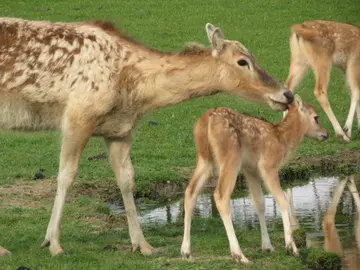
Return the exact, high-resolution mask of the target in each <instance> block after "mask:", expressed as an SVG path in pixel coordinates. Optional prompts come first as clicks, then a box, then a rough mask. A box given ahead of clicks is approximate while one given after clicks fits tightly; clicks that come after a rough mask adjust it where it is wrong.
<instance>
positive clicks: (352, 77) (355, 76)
mask: <svg viewBox="0 0 360 270" xmlns="http://www.w3.org/2000/svg"><path fill="white" fill-rule="evenodd" d="M356 64H357V63H356ZM356 64H355V63H354V64H350V65H349V66H348V68H347V70H346V74H345V76H346V80H347V83H348V85H349V88H350V93H351V103H350V109H349V114H348V116H347V118H346V122H345V126H344V131H345V133H346V135H347V136H348V137H349V138H351V131H352V124H353V121H354V116H355V110H356V109H357V107H358V106H359V86H358V81H359V74H360V70H359V68H358V67H357V66H356ZM357 114H358V116H359V112H357Z"/></svg>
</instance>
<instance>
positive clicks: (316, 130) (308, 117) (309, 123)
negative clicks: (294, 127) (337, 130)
mask: <svg viewBox="0 0 360 270" xmlns="http://www.w3.org/2000/svg"><path fill="white" fill-rule="evenodd" d="M294 106H296V109H297V110H298V112H299V115H300V117H301V122H302V124H303V127H304V129H305V136H306V137H308V138H313V139H318V140H319V141H325V140H327V138H328V133H327V132H326V130H325V129H324V128H323V127H322V126H321V125H320V123H319V116H318V114H317V113H316V111H315V109H314V108H313V107H312V106H311V105H310V104H304V103H303V102H302V100H301V98H300V96H299V95H295V100H294Z"/></svg>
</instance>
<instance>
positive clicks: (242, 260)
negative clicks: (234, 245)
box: [231, 254, 251, 264]
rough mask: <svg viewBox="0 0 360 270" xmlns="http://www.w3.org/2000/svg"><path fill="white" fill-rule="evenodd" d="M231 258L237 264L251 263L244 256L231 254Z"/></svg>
mask: <svg viewBox="0 0 360 270" xmlns="http://www.w3.org/2000/svg"><path fill="white" fill-rule="evenodd" d="M231 256H232V257H233V259H234V260H235V261H236V262H237V263H244V264H250V263H251V261H249V260H248V259H247V258H246V257H245V256H244V255H239V254H231Z"/></svg>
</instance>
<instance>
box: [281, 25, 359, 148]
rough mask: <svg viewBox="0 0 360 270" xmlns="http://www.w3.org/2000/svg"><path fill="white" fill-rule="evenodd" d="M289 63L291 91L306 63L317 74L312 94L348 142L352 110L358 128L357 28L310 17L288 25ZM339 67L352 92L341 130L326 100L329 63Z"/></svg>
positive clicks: (288, 81) (337, 131) (289, 86)
mask: <svg viewBox="0 0 360 270" xmlns="http://www.w3.org/2000/svg"><path fill="white" fill-rule="evenodd" d="M291 30H292V34H291V37H290V50H291V64H290V72H289V76H288V78H287V80H286V82H285V86H287V87H288V88H289V89H290V90H291V91H294V90H295V88H296V87H297V86H298V84H299V83H300V82H301V80H302V78H303V77H304V75H305V74H306V72H307V70H308V69H309V67H312V69H313V70H314V73H315V77H316V85H315V89H314V94H315V97H316V99H317V100H318V102H319V103H320V105H321V107H322V108H323V110H324V111H325V113H326V115H327V116H328V118H329V120H330V122H331V124H332V126H333V128H334V131H335V134H336V136H338V137H339V138H340V139H341V140H342V141H344V142H350V139H351V130H352V124H353V120H354V115H355V110H356V112H357V118H358V130H360V104H359V85H358V81H359V76H360V28H359V27H357V26H355V25H351V24H345V23H338V22H331V21H309V22H305V23H303V24H295V25H293V26H292V27H291ZM333 65H334V66H337V67H339V68H340V69H341V70H342V71H343V72H344V73H345V77H346V81H347V83H348V85H349V88H350V92H351V103H350V109H349V113H348V116H347V119H346V122H345V126H344V130H343V129H342V128H341V126H340V124H339V122H338V120H337V119H336V117H335V115H334V113H333V111H332V109H331V106H330V103H329V100H328V94H327V91H328V84H329V78H330V70H331V67H332V66H333Z"/></svg>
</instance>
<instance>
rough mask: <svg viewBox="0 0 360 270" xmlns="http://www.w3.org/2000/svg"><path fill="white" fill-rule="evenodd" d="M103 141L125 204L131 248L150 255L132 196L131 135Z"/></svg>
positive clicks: (149, 248) (133, 185)
mask: <svg viewBox="0 0 360 270" xmlns="http://www.w3.org/2000/svg"><path fill="white" fill-rule="evenodd" d="M105 141H106V145H107V147H108V150H109V160H110V164H111V167H112V169H113V171H114V173H115V177H116V182H117V184H118V186H119V188H120V191H121V195H122V199H123V203H124V206H125V211H126V218H127V221H128V228H129V234H130V239H131V244H132V250H133V251H136V250H137V249H138V248H139V249H140V252H141V253H142V254H143V255H150V254H151V253H152V252H153V248H152V247H151V246H150V244H149V243H148V242H147V241H146V240H145V237H144V234H143V232H142V230H141V227H140V222H139V219H138V217H137V213H136V206H135V202H134V196H133V190H134V187H135V183H134V168H133V166H132V164H131V159H130V148H131V135H129V136H127V137H125V138H121V139H120V138H119V139H110V138H106V139H105Z"/></svg>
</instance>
